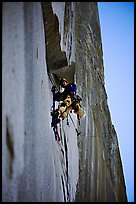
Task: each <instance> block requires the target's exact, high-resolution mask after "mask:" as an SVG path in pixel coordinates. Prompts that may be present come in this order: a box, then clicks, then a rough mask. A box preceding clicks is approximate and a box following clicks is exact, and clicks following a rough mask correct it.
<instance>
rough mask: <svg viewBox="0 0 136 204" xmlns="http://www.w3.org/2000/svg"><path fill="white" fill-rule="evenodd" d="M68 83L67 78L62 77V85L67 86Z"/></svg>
mask: <svg viewBox="0 0 136 204" xmlns="http://www.w3.org/2000/svg"><path fill="white" fill-rule="evenodd" d="M67 84H68V82H67V80H66V79H64V78H60V85H61V86H62V87H63V88H65V86H66V85H67Z"/></svg>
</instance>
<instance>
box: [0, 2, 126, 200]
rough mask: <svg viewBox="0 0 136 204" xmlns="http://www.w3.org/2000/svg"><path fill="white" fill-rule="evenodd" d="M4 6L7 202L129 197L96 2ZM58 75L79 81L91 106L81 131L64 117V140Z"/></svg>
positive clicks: (87, 106)
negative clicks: (55, 91) (57, 115)
mask: <svg viewBox="0 0 136 204" xmlns="http://www.w3.org/2000/svg"><path fill="white" fill-rule="evenodd" d="M2 12H3V13H2V14H3V18H2V20H3V23H2V51H3V52H2V200H3V202H68V201H70V202H73V201H108V202H109V201H126V192H125V184H124V180H123V172H122V166H121V160H120V155H119V149H118V142H117V136H116V132H115V129H114V126H113V125H112V122H111V118H110V113H109V109H108V106H107V95H106V91H105V88H104V71H103V56H102V46H101V36H100V27H99V26H100V25H99V19H98V12H97V4H96V3H94V2H92V3H87V2H85V3H82V2H76V3H74V2H68V3H67V2H52V3H51V2H42V3H40V2H26V3H25V2H16V3H15V2H4V3H3V10H2ZM59 77H65V78H67V79H68V80H69V81H71V82H72V81H76V82H77V85H78V94H79V95H81V96H82V98H83V101H82V105H83V106H84V107H85V110H86V117H85V118H84V119H82V121H81V125H80V127H78V128H79V129H80V130H81V132H82V134H81V135H80V136H79V137H77V135H76V131H75V127H74V125H73V123H72V121H71V120H70V119H69V126H68V125H67V121H66V120H64V121H61V123H60V124H59V125H58V128H59V134H60V137H61V142H57V141H56V140H55V138H54V134H53V131H52V128H51V116H50V110H51V106H52V93H51V91H50V90H51V86H52V85H53V84H55V85H57V84H58V78H59ZM57 105H58V104H57V103H56V106H57ZM71 115H72V118H73V120H74V122H75V125H76V126H77V123H76V121H77V120H76V115H75V114H74V113H72V114H71Z"/></svg>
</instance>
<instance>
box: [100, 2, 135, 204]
mask: <svg viewBox="0 0 136 204" xmlns="http://www.w3.org/2000/svg"><path fill="white" fill-rule="evenodd" d="M98 11H99V19H100V26H101V37H102V47H103V60H104V74H105V86H106V91H107V95H108V105H109V109H110V114H111V118H112V123H113V124H114V126H115V129H116V132H117V137H118V142H119V148H120V154H121V159H122V165H123V172H124V176H125V184H126V189H127V197H128V201H129V202H134V2H98Z"/></svg>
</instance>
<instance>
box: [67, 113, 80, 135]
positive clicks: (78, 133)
mask: <svg viewBox="0 0 136 204" xmlns="http://www.w3.org/2000/svg"><path fill="white" fill-rule="evenodd" d="M68 115H69V116H70V119H71V121H72V123H73V125H74V127H75V131H76V133H77V136H79V135H80V134H81V132H79V131H78V129H77V128H76V125H75V123H74V121H73V118H72V117H71V115H70V113H68Z"/></svg>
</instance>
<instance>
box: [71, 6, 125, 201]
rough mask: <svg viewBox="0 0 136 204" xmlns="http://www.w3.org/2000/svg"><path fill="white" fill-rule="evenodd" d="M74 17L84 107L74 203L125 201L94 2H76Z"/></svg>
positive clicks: (77, 61)
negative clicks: (78, 171)
mask: <svg viewBox="0 0 136 204" xmlns="http://www.w3.org/2000/svg"><path fill="white" fill-rule="evenodd" d="M75 16H76V19H75V39H76V43H75V55H76V57H75V70H76V81H77V85H78V90H79V93H80V95H81V96H82V98H83V106H84V107H85V108H86V117H85V118H84V120H83V121H82V123H81V127H80V128H81V130H82V133H83V134H82V135H81V138H79V140H78V144H79V152H80V154H79V170H80V174H79V175H80V176H79V182H78V190H77V197H76V201H86V202H89V201H95V202H101V201H103V202H110V201H113V202H119V201H121V202H125V201H126V200H127V198H126V189H125V183H124V178H123V171H122V164H121V159H120V152H119V147H118V140H117V135H116V132H115V129H114V126H113V124H112V121H111V117H110V112H109V108H108V104H107V94H106V90H105V87H104V69H103V54H102V44H101V32H100V23H99V18H98V10H97V3H95V2H92V3H90V2H88V3H87V2H85V3H83V2H77V3H76V4H75ZM83 189H84V190H83Z"/></svg>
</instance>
